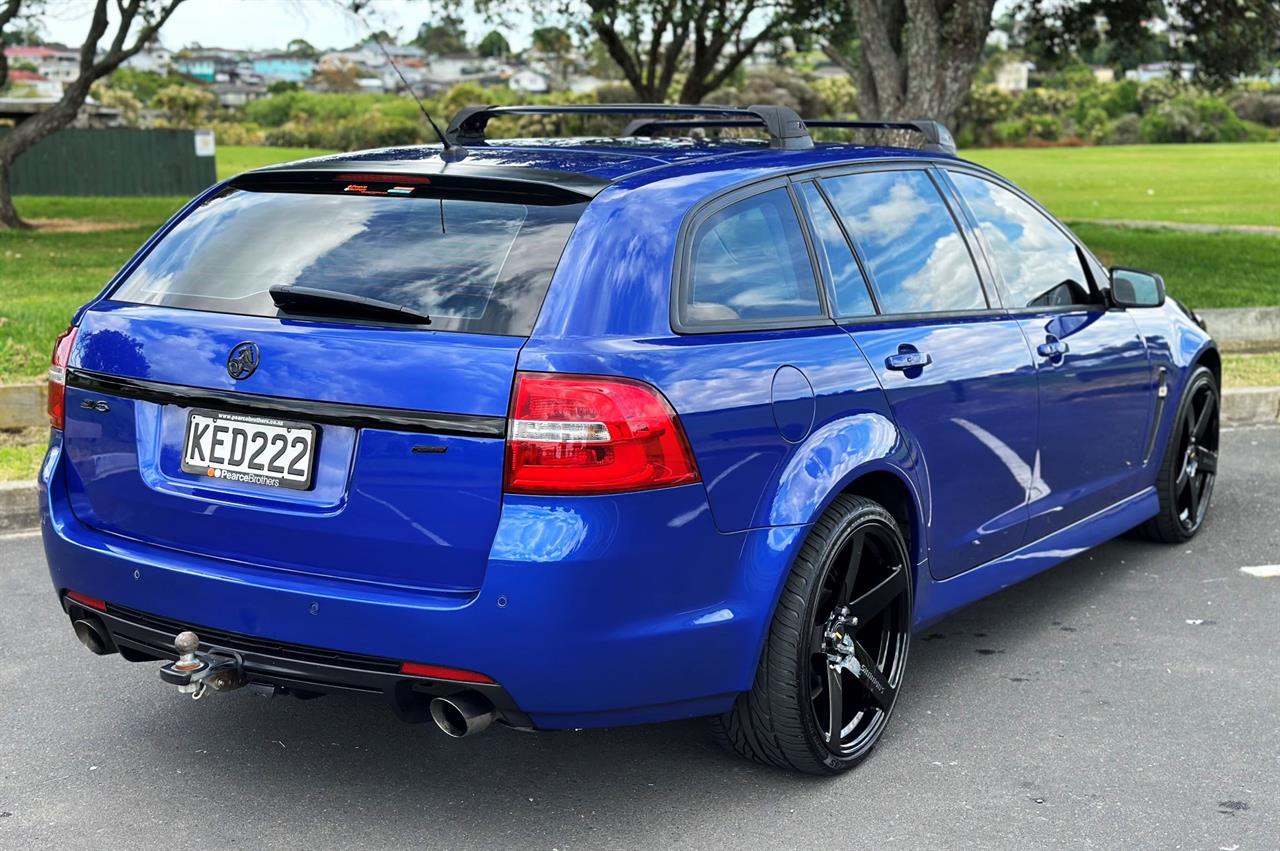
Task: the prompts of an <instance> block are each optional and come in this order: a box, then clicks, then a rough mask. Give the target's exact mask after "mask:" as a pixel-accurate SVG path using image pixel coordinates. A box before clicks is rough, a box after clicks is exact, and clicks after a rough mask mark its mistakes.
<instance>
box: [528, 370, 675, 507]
mask: <svg viewBox="0 0 1280 851" xmlns="http://www.w3.org/2000/svg"><path fill="white" fill-rule="evenodd" d="M696 481H699V475H698V466H697V463H696V462H695V461H694V458H693V452H692V451H691V450H690V448H689V441H688V440H687V439H686V438H685V434H684V429H683V427H681V425H680V420H679V418H678V417H677V416H676V413H675V411H674V410H672V408H671V405H670V404H668V402H667V400H666V399H665V398H663V396H662V394H661V393H659V392H658V390H657V389H656V388H654V387H652V386H650V385H648V384H645V383H644V382H643V381H634V380H632V379H628V378H613V377H606V376H596V375H560V374H556V373H542V372H520V373H517V374H516V386H515V394H514V398H513V401H512V404H511V420H510V425H509V427H508V435H507V476H506V489H507V492H508V493H526V494H600V493H622V492H625V491H638V490H649V489H651V488H663V487H671V486H673V485H683V484H688V483H690V482H696Z"/></svg>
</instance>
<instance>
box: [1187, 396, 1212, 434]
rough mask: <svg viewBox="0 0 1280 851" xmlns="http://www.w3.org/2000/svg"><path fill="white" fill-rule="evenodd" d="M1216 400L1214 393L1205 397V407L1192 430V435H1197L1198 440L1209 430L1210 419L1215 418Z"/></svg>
mask: <svg viewBox="0 0 1280 851" xmlns="http://www.w3.org/2000/svg"><path fill="white" fill-rule="evenodd" d="M1213 408H1214V398H1213V394H1212V393H1206V394H1205V395H1204V407H1203V408H1201V409H1200V416H1198V417H1196V421H1195V425H1194V426H1193V427H1192V429H1191V433H1192V434H1193V435H1195V438H1196V440H1201V439H1202V438H1203V437H1204V434H1205V431H1207V430H1208V428H1209V419H1210V418H1211V417H1212V416H1213Z"/></svg>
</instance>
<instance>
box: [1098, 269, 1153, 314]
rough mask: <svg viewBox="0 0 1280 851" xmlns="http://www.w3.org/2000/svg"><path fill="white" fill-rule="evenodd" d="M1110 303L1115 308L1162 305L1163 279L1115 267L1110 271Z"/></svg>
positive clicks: (1135, 270) (1148, 273)
mask: <svg viewBox="0 0 1280 851" xmlns="http://www.w3.org/2000/svg"><path fill="white" fill-rule="evenodd" d="M1111 303H1112V304H1114V305H1115V306H1116V307H1159V306H1160V305H1162V304H1164V278H1162V277H1160V276H1159V275H1153V274H1152V273H1151V272H1140V271H1138V270H1137V269H1122V268H1120V267H1116V268H1114V269H1112V270H1111Z"/></svg>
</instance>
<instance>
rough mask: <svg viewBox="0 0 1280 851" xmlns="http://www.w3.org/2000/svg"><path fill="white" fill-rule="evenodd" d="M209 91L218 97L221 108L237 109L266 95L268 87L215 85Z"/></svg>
mask: <svg viewBox="0 0 1280 851" xmlns="http://www.w3.org/2000/svg"><path fill="white" fill-rule="evenodd" d="M209 91H211V92H213V93H214V94H215V95H217V97H218V105H219V106H225V107H231V108H236V107H241V106H244V105H245V104H246V103H248V102H249V101H252V100H257V99H258V98H260V97H263V96H264V95H266V93H267V87H266V86H264V85H263V84H261V83H256V84H255V83H246V82H229V83H213V84H212V85H210V86H209Z"/></svg>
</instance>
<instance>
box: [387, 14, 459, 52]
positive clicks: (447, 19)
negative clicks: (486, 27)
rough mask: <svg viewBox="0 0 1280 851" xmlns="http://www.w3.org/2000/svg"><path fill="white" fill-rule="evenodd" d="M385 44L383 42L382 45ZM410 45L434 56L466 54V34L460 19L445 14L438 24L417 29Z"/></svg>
mask: <svg viewBox="0 0 1280 851" xmlns="http://www.w3.org/2000/svg"><path fill="white" fill-rule="evenodd" d="M387 43H388V42H386V41H383V44H387ZM412 44H415V45H417V46H418V47H421V48H422V49H423V50H425V51H426V52H427V53H434V54H436V55H441V54H451V53H466V52H467V32H466V30H465V29H464V28H463V26H462V18H459V17H458V16H457V15H452V14H447V15H445V16H444V17H443V18H441V19H440V22H439V23H435V24H433V23H430V22H426V23H424V24H423V25H422V26H420V27H418V35H417V36H416V37H415V38H414V39H413V42H412Z"/></svg>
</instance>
